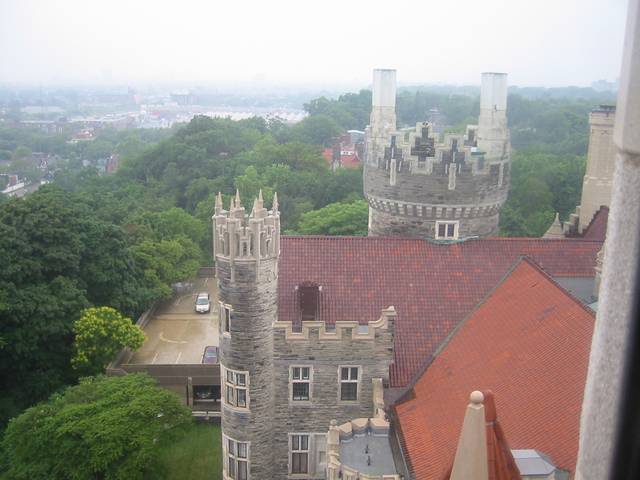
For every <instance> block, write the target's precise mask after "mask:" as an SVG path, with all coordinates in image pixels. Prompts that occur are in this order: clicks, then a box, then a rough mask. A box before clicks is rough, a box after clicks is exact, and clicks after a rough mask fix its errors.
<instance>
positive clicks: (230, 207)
mask: <svg viewBox="0 0 640 480" xmlns="http://www.w3.org/2000/svg"><path fill="white" fill-rule="evenodd" d="M235 209H236V205H235V203H234V201H233V198H232V199H231V202H230V203H229V211H231V210H235Z"/></svg>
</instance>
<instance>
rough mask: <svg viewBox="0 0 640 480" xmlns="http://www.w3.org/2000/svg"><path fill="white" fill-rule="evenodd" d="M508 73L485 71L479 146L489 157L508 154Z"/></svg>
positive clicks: (481, 92)
mask: <svg viewBox="0 0 640 480" xmlns="http://www.w3.org/2000/svg"><path fill="white" fill-rule="evenodd" d="M508 139H509V134H508V131H507V74H506V73H495V72H485V73H483V74H482V85H481V87H480V118H479V120H478V148H479V149H480V150H481V151H483V152H485V153H486V157H487V159H499V158H501V157H503V156H504V155H505V154H508V153H509V152H508Z"/></svg>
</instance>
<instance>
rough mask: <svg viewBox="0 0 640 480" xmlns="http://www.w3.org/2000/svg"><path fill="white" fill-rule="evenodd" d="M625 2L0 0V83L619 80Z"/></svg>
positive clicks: (333, 84) (351, 84) (314, 85)
mask: <svg viewBox="0 0 640 480" xmlns="http://www.w3.org/2000/svg"><path fill="white" fill-rule="evenodd" d="M626 3H627V2H626V0H610V1H609V2H607V4H606V5H604V4H603V3H602V2H599V1H595V0H563V1H560V2H558V1H551V0H539V1H537V2H514V1H506V0H484V1H482V2H478V1H471V0H458V1H455V2H439V3H432V2H415V1H414V2H412V1H408V0H397V1H395V2H393V3H389V4H388V5H385V4H378V3H376V4H373V5H372V4H371V2H364V1H352V2H338V1H335V0H328V1H326V2H323V3H322V4H307V3H306V2H296V1H292V0H274V1H271V2H252V1H249V2H243V3H236V2H204V1H196V0H183V1H181V2H179V3H175V2H164V1H155V2H152V1H147V0H144V1H136V2H125V1H123V0H113V1H111V2H107V3H100V4H91V3H87V2H80V1H79V0H61V1H59V2H48V1H45V0H24V1H20V2H17V1H12V0H0V84H14V85H15V84H28V85H42V86H48V85H51V86H54V85H132V86H136V85H193V86H195V85H201V86H206V87H218V88H220V89H223V90H230V89H238V90H243V89H249V90H250V89H255V88H258V87H263V88H265V89H277V88H294V87H295V88H297V89H322V88H326V89H327V90H355V89H358V88H365V87H367V86H369V85H370V83H371V71H372V69H374V68H395V69H397V70H398V84H399V85H418V84H419V85H422V84H446V85H478V84H479V80H480V73H481V72H483V71H504V72H507V73H508V74H509V84H510V85H519V86H546V87H556V86H569V85H575V86H589V85H590V84H591V83H592V82H594V81H598V80H606V81H610V82H614V81H615V80H616V78H617V77H618V75H619V69H620V61H621V52H622V39H623V31H624V19H625V13H626ZM381 5H385V6H384V7H381Z"/></svg>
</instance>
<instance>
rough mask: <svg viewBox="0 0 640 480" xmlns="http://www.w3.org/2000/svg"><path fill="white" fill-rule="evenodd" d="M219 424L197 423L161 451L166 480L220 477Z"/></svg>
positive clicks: (215, 478)
mask: <svg viewBox="0 0 640 480" xmlns="http://www.w3.org/2000/svg"><path fill="white" fill-rule="evenodd" d="M220 436H221V435H220V425H213V424H205V423H196V424H194V425H193V427H191V428H190V429H189V430H188V431H187V432H186V433H185V435H184V436H182V437H181V438H179V439H177V440H176V441H175V442H174V443H173V444H172V445H169V446H166V447H164V448H163V449H162V450H161V451H160V465H159V469H160V471H162V472H163V473H164V476H163V477H164V478H165V479H166V480H187V479H188V480H201V479H202V480H205V479H206V480H220V479H221V478H222V463H221V462H222V449H221V446H220Z"/></svg>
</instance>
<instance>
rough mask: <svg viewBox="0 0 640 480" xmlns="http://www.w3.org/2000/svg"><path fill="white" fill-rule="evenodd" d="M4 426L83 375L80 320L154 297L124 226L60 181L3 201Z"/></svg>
mask: <svg viewBox="0 0 640 480" xmlns="http://www.w3.org/2000/svg"><path fill="white" fill-rule="evenodd" d="M0 258H2V259H3V261H4V268H2V269H0V336H2V338H4V340H5V341H6V346H5V347H4V348H2V349H0V426H2V425H3V424H4V422H5V421H6V419H7V418H8V417H10V416H12V415H13V414H15V413H16V410H17V409H20V408H24V407H25V406H28V405H31V404H33V403H35V402H36V401H39V400H42V399H43V398H46V397H47V396H49V395H50V394H51V392H52V391H54V390H56V389H58V388H60V386H61V385H64V384H68V383H70V382H72V381H74V380H75V378H76V373H75V372H74V371H73V370H72V369H71V365H70V359H71V357H72V355H73V323H74V321H75V320H77V319H78V318H79V317H80V314H81V311H82V310H83V309H84V308H87V307H90V306H91V305H92V304H93V305H96V304H97V305H108V306H111V307H114V308H117V309H118V310H120V311H122V312H123V313H124V314H126V315H127V316H137V315H138V314H139V313H141V312H142V311H143V310H144V309H145V308H147V306H148V305H149V302H150V301H151V300H153V299H154V298H157V297H153V294H154V293H156V294H157V292H152V291H151V289H152V287H153V286H152V285H151V283H150V282H147V281H146V279H145V277H144V270H143V269H141V268H139V266H138V265H137V264H136V262H135V260H134V256H133V254H132V251H131V249H130V247H129V246H128V245H127V243H126V240H125V234H124V232H123V231H122V230H121V229H120V228H119V227H116V226H114V225H112V224H109V223H106V222H102V221H100V220H99V219H98V218H96V214H95V211H94V210H92V209H91V208H90V207H88V206H87V205H86V203H85V202H84V199H83V197H81V196H79V195H76V194H73V193H69V192H64V191H63V190H61V189H60V188H57V187H56V186H53V185H47V186H44V187H42V188H40V189H39V190H38V191H37V192H34V193H33V194H31V195H28V196H27V197H26V198H24V199H19V200H16V199H12V200H9V201H7V202H5V203H2V204H0Z"/></svg>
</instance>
